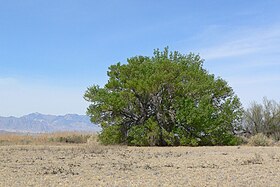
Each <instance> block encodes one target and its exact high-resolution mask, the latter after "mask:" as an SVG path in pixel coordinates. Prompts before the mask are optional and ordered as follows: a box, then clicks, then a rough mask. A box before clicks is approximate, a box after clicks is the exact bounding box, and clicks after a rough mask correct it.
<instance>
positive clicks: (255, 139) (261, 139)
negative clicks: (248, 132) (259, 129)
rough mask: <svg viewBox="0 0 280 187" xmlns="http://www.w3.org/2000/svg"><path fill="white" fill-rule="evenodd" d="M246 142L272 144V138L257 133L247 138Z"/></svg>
mask: <svg viewBox="0 0 280 187" xmlns="http://www.w3.org/2000/svg"><path fill="white" fill-rule="evenodd" d="M248 144H249V145H253V146H269V145H272V144H273V140H272V139H270V138H268V137H267V136H265V135H264V134H262V133H258V134H256V135H255V136H252V137H251V138H250V139H249V141H248Z"/></svg>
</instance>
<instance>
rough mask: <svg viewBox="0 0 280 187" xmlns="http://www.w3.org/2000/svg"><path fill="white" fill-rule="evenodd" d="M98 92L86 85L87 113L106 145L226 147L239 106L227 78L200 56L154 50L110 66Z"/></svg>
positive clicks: (236, 125)
mask: <svg viewBox="0 0 280 187" xmlns="http://www.w3.org/2000/svg"><path fill="white" fill-rule="evenodd" d="M107 74H108V77H109V80H108V82H107V84H106V85H105V86H104V87H103V88H101V87H100V86H98V85H94V86H92V87H89V88H88V89H87V91H86V93H85V95H84V98H85V99H86V100H87V101H89V102H90V105H89V107H88V109H87V114H88V115H89V116H90V117H91V121H92V122H94V123H98V124H101V127H102V131H101V134H100V136H99V138H100V140H101V142H102V143H104V144H118V143H122V144H128V145H159V146H163V145H230V144H234V143H235V140H236V139H235V136H234V134H235V132H236V131H237V130H238V129H239V128H240V126H239V124H240V123H239V122H240V120H241V115H242V107H241V103H240V101H239V99H238V97H237V96H236V95H235V94H234V92H233V90H232V88H231V87H230V86H229V85H228V84H227V82H226V81H225V80H223V79H222V78H220V77H215V76H214V75H213V74H210V73H208V72H207V71H206V70H205V69H204V68H203V60H202V59H201V57H200V56H199V55H195V54H193V53H190V54H188V55H184V54H180V53H179V52H177V51H175V52H169V50H168V48H165V49H164V51H160V50H155V51H154V55H153V56H152V57H146V56H136V57H132V58H129V59H127V63H126V64H121V63H117V64H115V65H111V66H110V67H109V70H108V73H107Z"/></svg>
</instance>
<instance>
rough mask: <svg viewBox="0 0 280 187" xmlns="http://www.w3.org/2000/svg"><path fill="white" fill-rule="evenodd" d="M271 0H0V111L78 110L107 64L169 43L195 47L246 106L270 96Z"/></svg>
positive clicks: (273, 69)
mask: <svg viewBox="0 0 280 187" xmlns="http://www.w3.org/2000/svg"><path fill="white" fill-rule="evenodd" d="M279 7H280V1H277V0H266V1H263V0H254V1H250V0H247V1H244V0H227V1H224V0H211V1H209V0H193V1H191V0H189V1H184V0H181V1H180V0H174V1H167V0H161V1H160V0H153V1H152V0H141V1H140V0H139V1H138V0H137V1H136V0H135V1H129V0H111V1H109V0H108V1H106V0H104V1H93V0H80V1H78V0H49V1H42V0H24V1H23V0H9V1H4V0H0V106H1V107H0V116H11V115H13V116H21V115H24V114H28V113H31V112H41V113H46V114H66V113H78V114H84V113H85V111H86V107H87V106H88V104H89V103H87V102H85V101H84V100H83V93H84V92H85V90H86V88H87V87H89V86H91V85H93V84H99V85H104V84H105V83H106V81H107V76H106V72H107V68H108V66H110V65H111V64H114V63H117V62H119V61H120V62H123V63H125V61H126V59H127V58H128V57H132V56H136V55H147V56H151V55H152V53H153V49H155V48H160V49H163V48H164V47H165V46H169V48H170V49H171V50H178V51H179V52H181V53H189V52H195V53H199V54H200V55H201V56H202V58H204V59H205V64H204V67H205V68H206V69H207V70H209V72H210V73H213V74H215V75H216V76H221V77H222V78H224V79H225V80H226V81H228V83H229V85H230V86H232V87H233V89H234V91H235V93H236V94H237V95H238V96H239V97H240V99H241V101H242V103H243V106H244V107H245V108H246V107H247V106H248V105H249V103H250V102H252V101H254V100H255V101H258V102H260V101H261V100H262V97H263V96H267V97H268V98H269V99H274V100H276V101H279V95H280V60H279V59H280V13H279Z"/></svg>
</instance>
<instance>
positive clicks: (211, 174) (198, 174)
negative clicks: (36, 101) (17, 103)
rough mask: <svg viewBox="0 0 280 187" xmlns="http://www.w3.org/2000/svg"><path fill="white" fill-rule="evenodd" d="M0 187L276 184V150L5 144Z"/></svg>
mask: <svg viewBox="0 0 280 187" xmlns="http://www.w3.org/2000/svg"><path fill="white" fill-rule="evenodd" d="M0 173H1V175H0V186H278V185H279V184H280V148H279V147H248V146H241V147H121V146H116V147H115V146H111V147H103V146H100V145H97V144H93V145H85V144H82V145H59V146H54V145H9V146H7V145H5V146H1V147H0Z"/></svg>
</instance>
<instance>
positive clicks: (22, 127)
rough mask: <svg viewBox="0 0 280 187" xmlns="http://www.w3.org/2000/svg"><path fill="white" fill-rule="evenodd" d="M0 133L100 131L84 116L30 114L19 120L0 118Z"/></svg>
mask: <svg viewBox="0 0 280 187" xmlns="http://www.w3.org/2000/svg"><path fill="white" fill-rule="evenodd" d="M0 131H9V132H31V133H38V132H56V131H100V127H99V126H98V125H94V124H92V123H91V122H90V119H89V117H88V116H86V115H77V114H67V115H64V116H56V115H44V114H40V113H32V114H29V115H25V116H22V117H19V118H16V117H0Z"/></svg>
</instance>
